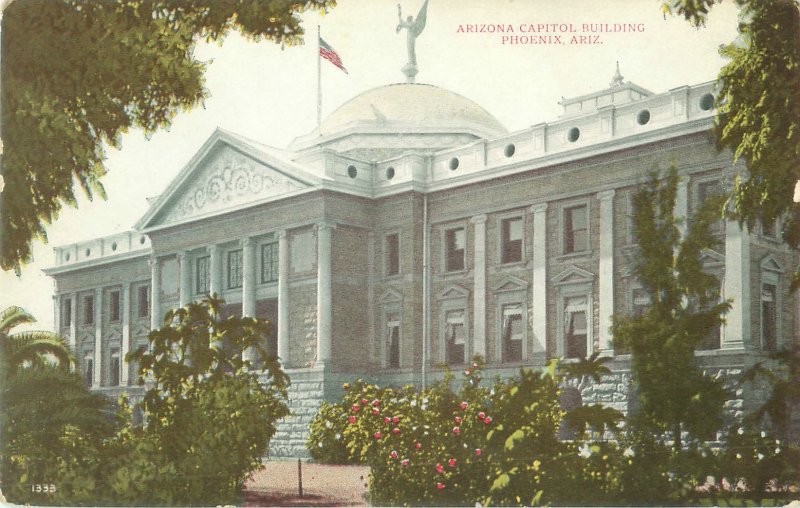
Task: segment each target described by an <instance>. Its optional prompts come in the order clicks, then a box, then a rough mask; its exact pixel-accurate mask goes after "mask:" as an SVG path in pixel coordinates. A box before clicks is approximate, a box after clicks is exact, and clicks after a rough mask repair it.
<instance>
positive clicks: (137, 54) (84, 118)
mask: <svg viewBox="0 0 800 508" xmlns="http://www.w3.org/2000/svg"><path fill="white" fill-rule="evenodd" d="M334 5H335V1H334V0H286V1H259V0H232V1H218V0H189V1H181V2H174V1H170V0H136V1H125V0H106V1H102V2H84V1H79V0H65V1H58V2H55V1H50V2H33V1H15V2H11V3H9V4H8V5H7V7H6V8H5V10H4V11H3V20H2V21H3V23H2V63H3V69H2V73H0V74H2V83H0V85H1V86H0V88H2V125H3V144H4V152H3V175H4V177H5V184H6V191H5V192H3V193H2V194H0V216H2V237H3V244H2V256H1V257H0V259H1V260H2V263H1V264H2V267H3V269H4V270H9V269H12V268H14V269H16V270H17V271H19V269H20V266H21V264H22V263H26V262H28V261H30V255H31V241H32V240H33V239H35V238H39V239H42V240H46V239H47V237H46V233H45V225H46V224H49V223H50V222H52V221H53V219H55V218H56V216H57V215H58V212H59V210H60V209H61V207H62V206H63V205H64V204H67V205H71V206H75V203H76V200H75V189H74V183H75V182H76V183H77V185H79V186H80V187H81V188H82V189H83V190H84V192H85V193H86V194H87V196H89V197H90V198H91V197H92V196H93V195H95V194H97V195H99V196H101V197H104V196H105V194H104V191H103V186H102V184H101V183H100V179H101V177H102V176H103V175H104V174H105V173H106V168H105V166H104V159H105V146H112V147H119V143H120V135H121V134H123V133H125V132H126V131H127V130H128V129H130V128H132V127H135V128H141V129H143V130H144V131H145V132H146V133H152V132H153V131H155V130H156V129H158V128H162V127H166V126H168V125H169V124H170V122H171V120H172V119H173V117H174V116H175V115H176V114H177V113H178V112H179V111H181V110H185V109H188V108H191V107H194V106H196V105H198V104H199V103H201V102H202V100H203V99H204V98H206V97H207V96H208V90H206V89H204V87H203V72H204V71H205V65H204V64H203V63H202V62H200V61H198V60H197V59H196V58H195V57H194V56H193V53H194V48H195V45H196V42H197V41H198V40H206V41H221V40H222V39H223V38H224V36H225V35H226V34H227V33H228V32H229V31H230V30H231V29H238V30H239V31H241V32H242V33H243V34H244V35H246V36H248V37H250V38H253V39H256V40H262V39H263V40H269V41H273V42H275V43H279V44H281V45H292V44H298V43H300V42H301V41H302V35H303V29H302V27H301V26H300V17H299V16H300V13H301V12H302V11H305V10H307V9H319V10H327V9H328V8H330V7H332V6H334ZM53 48H58V51H53Z"/></svg>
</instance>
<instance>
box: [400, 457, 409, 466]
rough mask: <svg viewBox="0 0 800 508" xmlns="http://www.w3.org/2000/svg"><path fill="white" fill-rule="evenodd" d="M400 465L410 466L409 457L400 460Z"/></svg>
mask: <svg viewBox="0 0 800 508" xmlns="http://www.w3.org/2000/svg"><path fill="white" fill-rule="evenodd" d="M400 465H401V466H403V467H408V459H403V460H401V461H400Z"/></svg>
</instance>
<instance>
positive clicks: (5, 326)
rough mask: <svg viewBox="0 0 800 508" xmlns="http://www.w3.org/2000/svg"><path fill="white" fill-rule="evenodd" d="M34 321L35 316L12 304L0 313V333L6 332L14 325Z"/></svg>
mask: <svg viewBox="0 0 800 508" xmlns="http://www.w3.org/2000/svg"><path fill="white" fill-rule="evenodd" d="M35 322H36V318H34V317H33V316H31V315H30V314H29V313H28V312H27V311H26V310H25V309H23V308H22V307H17V306H16V305H12V306H11V307H8V308H7V309H5V310H4V311H3V312H2V313H0V333H8V332H10V331H11V329H12V328H14V327H15V326H19V325H26V324H30V323H35Z"/></svg>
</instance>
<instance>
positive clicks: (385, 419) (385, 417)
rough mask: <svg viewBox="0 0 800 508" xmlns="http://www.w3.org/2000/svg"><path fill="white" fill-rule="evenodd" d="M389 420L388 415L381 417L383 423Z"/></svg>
mask: <svg viewBox="0 0 800 508" xmlns="http://www.w3.org/2000/svg"><path fill="white" fill-rule="evenodd" d="M390 421H392V419H391V418H389V417H388V416H384V417H383V423H389V422H390Z"/></svg>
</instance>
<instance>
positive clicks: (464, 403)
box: [459, 402, 469, 411]
mask: <svg viewBox="0 0 800 508" xmlns="http://www.w3.org/2000/svg"><path fill="white" fill-rule="evenodd" d="M467 406H469V404H467V403H466V402H462V403H461V404H460V405H459V407H460V408H461V410H462V411H464V410H465V409H467Z"/></svg>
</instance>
